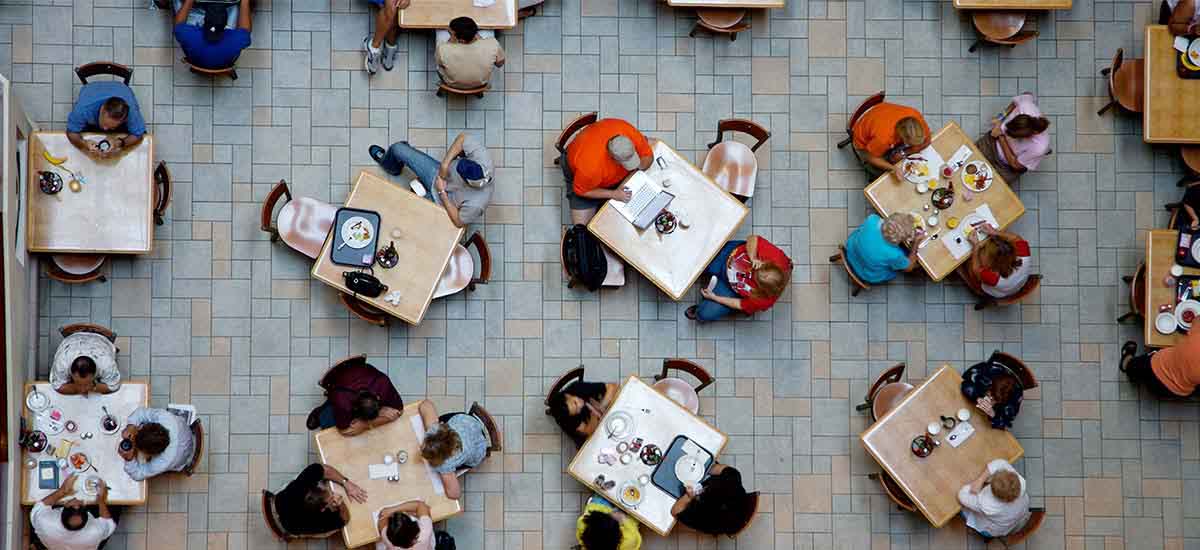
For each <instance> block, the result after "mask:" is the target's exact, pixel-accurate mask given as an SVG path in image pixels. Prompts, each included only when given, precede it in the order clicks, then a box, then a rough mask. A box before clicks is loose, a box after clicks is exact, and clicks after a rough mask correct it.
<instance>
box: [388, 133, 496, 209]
mask: <svg viewBox="0 0 1200 550" xmlns="http://www.w3.org/2000/svg"><path fill="white" fill-rule="evenodd" d="M370 153H371V158H373V159H375V162H377V163H379V166H380V167H382V168H383V170H384V171H385V172H387V173H389V174H391V175H393V176H398V175H400V172H401V171H402V170H404V167H405V166H407V167H409V169H411V170H412V171H413V173H414V174H416V175H417V179H418V180H420V182H421V184H424V188H421V189H416V188H419V187H420V186H419V185H416V186H414V187H415V188H414V191H418V192H420V193H423V195H424V196H425V198H427V199H429V200H431V201H433V202H434V204H437V205H439V206H441V207H442V208H445V209H446V215H447V216H449V217H450V221H451V222H454V225H456V226H458V227H466V226H467V225H469V224H472V223H475V222H478V221H479V220H480V218H482V217H483V211H484V209H486V208H487V205H488V203H489V202H491V200H492V189H493V187H494V186H493V185H492V176H493V173H494V172H495V167H494V166H493V164H492V156H491V155H490V154H489V153H488V150H487V148H485V147H484V146H483V142H482V141H481V140H480V139H479V138H478V137H476V136H475V135H474V134H468V133H465V132H464V133H461V134H458V137H457V138H455V139H454V143H452V144H450V148H449V149H447V150H446V155H445V156H444V157H442V161H441V162H440V163H439V162H438V161H437V159H434V158H433V157H431V156H429V155H427V154H425V153H424V152H422V151H419V150H417V149H416V148H415V147H413V146H412V145H409V144H408V142H407V141H400V142H396V143H393V144H392V146H391V147H389V148H387V149H386V150H384V148H383V147H380V146H378V145H372V146H371V147H370ZM429 188H433V193H428V192H425V190H426V189H429Z"/></svg>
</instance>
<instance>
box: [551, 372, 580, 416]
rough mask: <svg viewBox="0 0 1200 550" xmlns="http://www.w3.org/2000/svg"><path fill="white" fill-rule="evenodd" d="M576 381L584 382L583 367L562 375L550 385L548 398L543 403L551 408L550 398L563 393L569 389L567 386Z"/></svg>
mask: <svg viewBox="0 0 1200 550" xmlns="http://www.w3.org/2000/svg"><path fill="white" fill-rule="evenodd" d="M576 380H583V365H579V366H578V367H575V368H573V369H571V370H569V371H567V372H564V373H562V375H561V376H559V377H558V379H557V380H555V381H554V383H553V384H550V389H549V390H548V391H547V392H546V398H545V399H544V400H542V403H543V404H544V405H546V406H550V396H551V395H554V394H556V393H558V392H560V391H562V390H563V388H565V387H567V384H570V383H571V382H574V381H576Z"/></svg>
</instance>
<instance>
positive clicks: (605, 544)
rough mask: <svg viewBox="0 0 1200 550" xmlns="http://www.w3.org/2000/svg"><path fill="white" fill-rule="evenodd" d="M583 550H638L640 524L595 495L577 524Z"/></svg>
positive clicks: (589, 500)
mask: <svg viewBox="0 0 1200 550" xmlns="http://www.w3.org/2000/svg"><path fill="white" fill-rule="evenodd" d="M575 540H576V541H578V542H579V548H580V550H638V549H639V548H641V547H642V533H641V531H638V522H637V520H636V519H634V518H631V517H629V516H627V515H625V514H624V513H622V512H621V511H620V510H618V509H617V507H616V506H613V504H612V503H611V502H609V501H607V500H604V499H603V498H601V497H600V496H599V495H592V497H591V498H589V499H588V501H587V504H586V505H584V507H583V514H582V515H580V516H579V519H578V520H576V521H575Z"/></svg>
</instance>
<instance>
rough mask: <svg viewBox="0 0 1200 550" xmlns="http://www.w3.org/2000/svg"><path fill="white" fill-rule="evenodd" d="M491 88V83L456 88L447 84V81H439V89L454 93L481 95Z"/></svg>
mask: <svg viewBox="0 0 1200 550" xmlns="http://www.w3.org/2000/svg"><path fill="white" fill-rule="evenodd" d="M489 88H491V85H490V84H484V85H483V86H478V87H475V88H455V87H453V86H450V85H449V84H446V83H445V82H441V83H438V89H439V90H441V91H443V92H449V93H452V94H454V95H479V94H482V93H483V92H486V91H488V89H489Z"/></svg>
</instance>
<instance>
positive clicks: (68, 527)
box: [29, 474, 117, 550]
mask: <svg viewBox="0 0 1200 550" xmlns="http://www.w3.org/2000/svg"><path fill="white" fill-rule="evenodd" d="M77 482H78V483H82V482H81V481H79V476H78V475H77V474H71V476H70V477H68V478H67V479H66V480H64V481H63V483H62V485H60V486H59V487H58V489H57V490H56V491H54V492H53V493H50V494H49V495H46V498H43V499H42V500H39V501H38V502H37V503H36V504H34V505H33V510H31V511H30V512H29V523H30V524H31V525H33V535H34V536H33V537H32V539H33V542H34V543H35V544H34V547H35V548H36V547H37V544H40V545H41V546H43V547H45V548H46V549H47V550H95V549H96V548H99V547H100V545H102V544H103V543H104V541H105V540H108V537H111V536H112V534H113V533H114V532H115V531H116V530H117V521H116V519H115V518H114V517H113V514H112V511H111V510H109V508H108V485H107V484H105V483H104V480H100V483H99V486H98V487H97V490H98V492H97V493H96V506H95V508H96V514H95V515H93V514H92V513H91V512H89V510H88V508H87V507H84V505H83V502H82V501H80V500H79V499H77V498H75V484H76V483H77Z"/></svg>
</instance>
